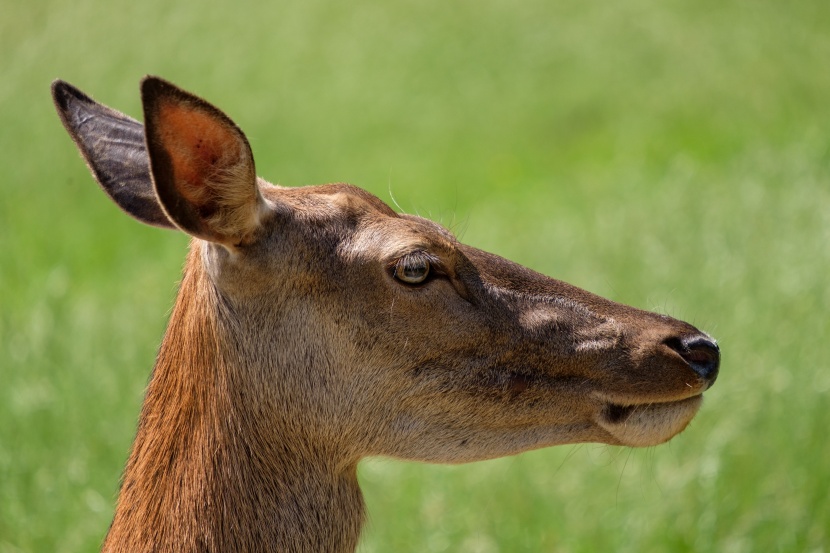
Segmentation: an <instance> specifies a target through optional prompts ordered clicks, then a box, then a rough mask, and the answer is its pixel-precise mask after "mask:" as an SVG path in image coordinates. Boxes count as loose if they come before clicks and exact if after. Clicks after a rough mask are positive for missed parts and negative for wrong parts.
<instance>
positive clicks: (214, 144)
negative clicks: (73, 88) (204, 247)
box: [141, 77, 265, 246]
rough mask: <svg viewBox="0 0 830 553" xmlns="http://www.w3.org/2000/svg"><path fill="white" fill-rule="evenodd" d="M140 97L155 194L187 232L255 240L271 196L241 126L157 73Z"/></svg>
mask: <svg viewBox="0 0 830 553" xmlns="http://www.w3.org/2000/svg"><path fill="white" fill-rule="evenodd" d="M141 100H142V103H143V105H144V124H145V135H146V140H147V150H148V152H149V155H150V168H151V171H152V174H153V181H154V182H155V187H156V194H157V195H158V198H159V201H160V202H161V205H162V207H163V208H164V212H165V213H166V214H167V216H168V217H169V218H170V220H171V221H173V222H174V223H175V224H176V226H178V227H179V228H181V229H182V230H184V231H185V232H187V233H188V234H191V235H193V236H196V237H197V238H201V239H203V240H209V241H211V242H217V243H220V244H224V245H226V246H233V245H237V244H241V243H246V242H249V241H250V240H252V239H253V237H254V235H255V233H256V231H257V229H259V227H260V218H261V216H262V214H263V212H264V210H265V201H264V200H263V199H262V196H261V195H260V193H259V188H258V187H257V179H256V171H255V169H254V158H253V154H252V153H251V147H250V145H249V144H248V140H247V139H246V138H245V135H244V134H243V133H242V131H241V130H240V129H239V127H237V126H236V125H235V124H234V122H233V121H231V120H230V118H229V117H228V116H227V115H225V114H224V113H222V112H221V111H219V110H218V109H217V108H215V107H213V106H212V105H210V104H209V103H207V102H205V101H204V100H202V99H201V98H198V97H196V96H193V95H192V94H190V93H188V92H185V91H184V90H181V89H180V88H178V87H176V86H175V85H173V84H171V83H169V82H167V81H165V80H162V79H159V78H157V77H146V78H145V79H144V80H143V81H142V82H141Z"/></svg>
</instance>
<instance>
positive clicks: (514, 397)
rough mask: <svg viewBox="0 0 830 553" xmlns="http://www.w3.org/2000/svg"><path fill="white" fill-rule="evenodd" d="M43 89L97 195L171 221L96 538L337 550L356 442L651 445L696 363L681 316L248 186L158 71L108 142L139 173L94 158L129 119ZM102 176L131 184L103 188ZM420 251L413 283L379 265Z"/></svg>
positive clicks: (326, 202)
mask: <svg viewBox="0 0 830 553" xmlns="http://www.w3.org/2000/svg"><path fill="white" fill-rule="evenodd" d="M53 93H54V95H55V102H56V105H57V107H58V111H59V113H60V114H61V118H62V120H63V121H64V124H65V126H66V128H67V130H68V131H69V133H70V135H71V136H72V137H73V139H74V140H75V141H76V143H77V144H78V146H79V148H80V149H81V151H82V153H83V154H84V156H85V158H86V159H87V162H88V163H89V165H90V168H91V169H92V171H93V174H94V175H95V176H96V178H97V179H98V181H99V183H101V185H102V186H103V187H104V188H105V190H107V192H108V193H109V194H110V195H111V197H113V199H115V200H116V201H117V202H118V203H119V205H120V206H121V207H122V208H123V209H125V211H127V212H128V213H131V214H132V215H133V216H135V217H136V218H137V219H139V220H142V221H144V222H149V223H150V224H155V225H157V226H168V227H171V228H172V227H178V228H180V229H182V230H184V231H185V232H188V233H189V234H191V235H192V236H194V238H193V240H192V242H191V247H190V254H189V255H188V258H187V263H186V266H185V271H184V278H183V280H182V284H181V288H180V290H179V295H178V298H177V300H176V305H175V308H174V310H173V314H172V316H171V318H170V324H169V327H168V330H167V333H166V335H165V337H164V341H163V342H162V346H161V349H160V351H159V355H158V359H157V361H156V366H155V369H154V371H153V376H152V379H151V382H150V385H149V387H148V389H147V395H146V398H145V402H144V406H143V408H142V411H141V417H140V420H139V428H138V432H137V436H136V439H135V442H134V444H133V448H132V451H131V453H130V458H129V461H128V463H127V467H126V469H125V472H124V479H123V485H122V488H121V493H120V495H119V498H118V503H117V506H116V512H115V517H114V520H113V523H112V526H111V528H110V531H109V533H108V535H107V538H106V541H105V543H104V550H105V551H125V552H126V551H129V552H140V551H295V552H348V551H354V549H355V547H356V544H357V541H358V537H359V532H360V527H361V523H362V519H363V502H362V497H361V494H360V490H359V487H358V484H357V478H356V467H357V463H358V462H359V461H360V459H362V458H364V457H366V456H373V455H385V456H392V457H398V458H405V459H417V460H422V461H431V462H443V463H458V462H467V461H474V460H479V459H487V458H492V457H498V456H502V455H511V454H515V453H519V452H522V451H526V450H529V449H534V448H539V447H547V446H551V445H556V444H563V443H577V442H586V441H593V442H604V443H609V444H623V445H631V446H644V445H653V444H657V443H661V442H664V441H666V440H668V439H670V438H671V437H672V436H674V435H676V434H677V433H679V432H680V431H682V430H683V429H684V428H685V426H686V425H687V424H688V422H689V421H690V420H691V419H692V417H693V416H694V414H695V413H696V412H697V409H698V408H699V406H700V403H701V401H702V393H703V391H705V390H706V389H707V388H708V387H709V386H711V384H712V383H713V382H714V379H715V377H716V376H717V371H718V363H719V354H718V349H717V346H716V345H715V344H714V342H713V341H712V340H711V339H710V338H708V336H706V335H705V334H703V333H701V332H700V331H698V330H697V329H695V328H694V327H692V326H691V325H688V324H687V323H683V322H681V321H677V320H674V319H671V318H669V317H665V316H662V315H657V314H653V313H648V312H645V311H641V310H638V309H635V308H631V307H626V306H623V305H620V304H616V303H614V302H611V301H609V300H606V299H603V298H600V297H598V296H595V295H593V294H591V293H589V292H586V291H584V290H580V289H578V288H576V287H573V286H571V285H569V284H566V283H564V282H560V281H556V280H553V279H550V278H548V277H545V276H543V275H540V274H538V273H535V272H533V271H531V270H529V269H526V268H524V267H521V266H519V265H517V264H515V263H512V262H510V261H507V260H505V259H502V258H500V257H498V256H495V255H493V254H489V253H486V252H482V251H480V250H477V249H475V248H471V247H469V246H465V245H463V244H460V243H459V242H458V241H457V240H456V238H455V237H454V236H453V235H452V234H451V233H450V232H449V231H447V230H446V229H444V228H442V227H440V226H439V225H436V224H435V223H432V222H431V221H427V220H425V219H422V218H419V217H413V216H409V215H398V214H397V213H395V212H394V211H392V210H391V209H390V208H389V207H388V206H386V205H385V204H384V203H383V202H381V201H380V200H379V199H377V198H376V197H374V196H372V195H371V194H369V193H367V192H365V191H363V190H360V189H359V188H355V187H352V186H349V185H343V184H339V185H328V186H315V187H305V188H282V187H276V186H272V185H270V184H268V183H266V182H265V181H262V180H260V179H257V178H256V177H255V171H254V165H253V157H252V156H251V154H250V147H249V146H248V142H247V139H245V137H244V135H243V134H242V132H241V131H240V130H239V129H238V128H237V127H236V125H234V124H233V122H232V121H231V120H230V119H229V118H228V117H227V116H226V115H224V114H223V113H222V112H220V111H219V110H217V109H216V108H214V107H213V106H210V105H209V104H207V103H206V102H204V101H203V100H201V99H199V98H196V97H194V96H191V95H189V94H188V93H186V92H184V91H181V90H180V89H177V88H176V87H174V86H173V85H171V84H169V83H167V82H165V81H162V80H160V79H156V78H148V79H146V80H145V81H144V83H143V84H142V97H143V103H144V112H145V118H146V121H145V125H146V134H147V149H146V151H145V150H144V149H142V148H141V147H138V146H135V142H136V141H135V140H132V141H131V143H132V144H133V147H132V148H133V149H132V151H130V152H128V155H127V157H128V158H129V159H131V160H135V159H136V158H141V156H145V157H146V158H147V159H148V169H147V173H146V176H145V177H144V178H136V170H135V169H136V165H135V163H134V162H130V161H125V162H124V164H123V166H122V165H119V163H118V162H117V160H118V157H117V156H116V155H115V154H113V152H114V151H115V152H120V150H119V148H122V146H123V140H120V137H121V136H122V134H123V132H124V131H123V129H124V128H127V129H128V130H129V132H130V133H131V134H130V136H133V134H134V131H135V124H138V123H136V122H133V120H131V119H129V118H127V117H126V116H124V115H122V114H119V113H118V112H115V111H114V110H109V108H105V107H103V106H100V105H99V104H96V103H95V102H94V101H92V100H91V99H89V98H88V97H87V96H85V95H83V94H82V93H80V92H79V91H77V90H76V89H74V88H72V87H70V85H67V84H66V83H62V82H56V83H55V85H54V86H53ZM119 155H120V154H119ZM127 177H129V178H127ZM124 182H128V183H129V184H130V187H131V189H132V194H127V195H125V194H124V193H123V192H122V191H118V192H117V193H116V192H115V191H114V190H113V189H114V188H116V187H118V186H121V185H123V183H124ZM133 196H135V197H138V198H141V201H133V200H132V199H131V198H132V197H133ZM147 197H155V198H157V200H156V201H157V205H156V206H153V205H152V204H150V203H147V202H146V201H144V198H147ZM162 217H163V218H166V220H167V224H165V221H164V220H162ZM425 263H428V264H429V266H428V271H429V272H428V275H427V278H426V279H425V280H424V281H423V282H421V283H408V282H404V281H403V280H402V279H401V278H400V275H399V274H398V272H397V271H398V269H399V268H401V267H404V268H405V267H408V266H410V265H412V266H414V267H416V268H417V267H420V268H423V267H424V264H425ZM408 264H409V265H408ZM414 274H418V272H417V270H416V271H414ZM424 274H426V273H424Z"/></svg>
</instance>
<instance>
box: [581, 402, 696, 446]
mask: <svg viewBox="0 0 830 553" xmlns="http://www.w3.org/2000/svg"><path fill="white" fill-rule="evenodd" d="M702 402H703V395H702V394H698V395H695V396H691V397H687V398H684V399H680V400H675V401H665V402H648V403H633V404H621V403H615V402H611V401H606V403H605V405H604V406H603V407H602V408H601V409H600V412H599V416H598V417H597V423H598V424H599V426H600V427H602V428H603V429H604V430H605V431H606V432H608V433H609V434H611V436H612V437H613V438H614V439H615V440H616V442H617V444H619V445H626V446H631V447H646V446H652V445H658V444H661V443H663V442H666V441H668V440H670V439H671V438H672V437H674V436H676V435H677V434H679V433H680V432H682V431H683V430H684V429H685V428H686V426H687V425H688V424H689V422H690V421H691V420H692V418H693V417H694V416H695V414H696V413H697V411H698V409H700V405H701V403H702Z"/></svg>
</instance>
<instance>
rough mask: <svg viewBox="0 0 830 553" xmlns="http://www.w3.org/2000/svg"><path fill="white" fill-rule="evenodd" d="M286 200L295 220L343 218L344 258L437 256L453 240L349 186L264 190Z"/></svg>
mask: <svg viewBox="0 0 830 553" xmlns="http://www.w3.org/2000/svg"><path fill="white" fill-rule="evenodd" d="M263 193H264V196H265V197H266V198H268V197H270V198H272V199H273V200H275V201H279V202H281V203H283V204H285V203H288V204H290V205H291V207H292V208H293V209H294V210H295V212H296V213H295V215H296V216H297V217H298V218H301V219H302V218H309V219H316V220H329V221H331V222H332V223H338V222H341V223H342V222H345V223H346V224H347V225H348V226H349V227H351V228H352V229H353V232H352V233H350V235H349V236H347V237H344V238H345V239H344V240H343V242H342V243H341V244H340V246H339V248H338V249H339V253H340V254H341V255H344V256H345V257H347V258H352V259H354V258H359V257H362V256H370V257H374V258H384V257H395V256H400V255H404V254H406V253H410V252H413V251H416V250H425V251H429V252H432V253H435V254H440V253H443V252H449V251H451V250H453V249H454V248H455V244H456V243H457V240H456V238H455V236H453V234H452V233H451V232H450V231H449V230H447V229H445V228H444V227H442V226H441V225H439V224H437V223H434V222H433V221H430V220H428V219H424V218H422V217H418V216H415V215H407V214H399V213H396V212H395V211H394V210H393V209H392V208H390V207H389V206H388V205H386V203H384V202H383V201H382V200H381V199H380V198H378V197H377V196H374V195H373V194H371V193H369V192H366V191H365V190H363V189H361V188H358V187H356V186H352V185H350V184H327V185H322V186H305V187H302V188H279V187H274V188H272V189H271V190H266V191H263Z"/></svg>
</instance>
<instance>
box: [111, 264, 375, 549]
mask: <svg viewBox="0 0 830 553" xmlns="http://www.w3.org/2000/svg"><path fill="white" fill-rule="evenodd" d="M194 249H195V248H194ZM198 257H199V256H198V255H194V252H193V251H191V255H190V256H189V258H188V263H187V265H186V268H185V274H184V278H183V280H182V284H181V290H180V292H179V296H178V299H177V301H176V305H175V307H174V310H173V314H172V316H171V320H170V324H169V326H168V330H167V333H166V335H165V339H164V341H163V343H162V346H161V348H160V350H159V355H158V359H157V362H156V366H155V369H154V370H153V376H152V379H151V381H150V384H149V386H148V389H147V394H146V397H145V400H144V405H143V407H142V411H141V416H140V419H139V424H138V431H137V435H136V439H135V442H134V443H133V447H132V450H131V452H130V457H129V460H128V462H127V466H126V468H125V471H124V476H123V482H122V486H121V491H120V493H119V497H118V500H117V504H116V510H115V516H114V518H113V522H112V525H111V526H110V530H109V533H108V535H107V538H106V540H105V542H104V546H103V550H104V551H125V552H126V551H130V552H134V551H181V552H187V551H201V552H204V551H217V552H218V551H223V552H224V551H251V552H255V551H296V552H305V551H308V552H312V551H314V552H347V551H348V552H351V551H354V549H355V547H356V546H357V541H358V537H359V534H360V527H361V525H362V521H363V500H362V496H361V493H360V489H359V487H358V482H357V474H356V464H352V465H348V466H344V465H343V464H342V463H341V464H338V463H337V462H336V459H333V458H330V457H328V456H326V455H324V454H322V453H320V452H319V451H318V449H319V448H314V447H309V444H308V443H307V441H304V440H302V439H301V437H300V436H296V435H292V434H291V433H290V432H289V431H288V429H285V430H280V429H279V428H274V427H273V426H274V425H266V424H263V420H262V416H261V415H259V416H258V414H257V413H252V412H251V411H250V406H249V405H246V404H244V402H241V401H240V399H242V398H244V397H245V394H240V393H239V391H238V390H236V389H235V388H234V385H238V384H240V383H239V382H237V381H236V380H238V379H236V378H234V372H233V367H232V366H231V365H232V364H231V363H230V361H229V359H228V355H227V353H226V352H224V351H223V350H222V347H221V344H222V343H223V342H222V341H221V340H219V333H218V329H217V325H218V323H217V320H218V317H217V309H218V300H217V298H216V297H215V291H214V290H213V289H212V286H211V285H210V283H209V282H208V281H207V279H206V277H205V275H204V269H203V268H202V265H201V262H200V260H199V259H198ZM184 298H186V299H184ZM320 451H322V449H320ZM315 452H317V453H315Z"/></svg>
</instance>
